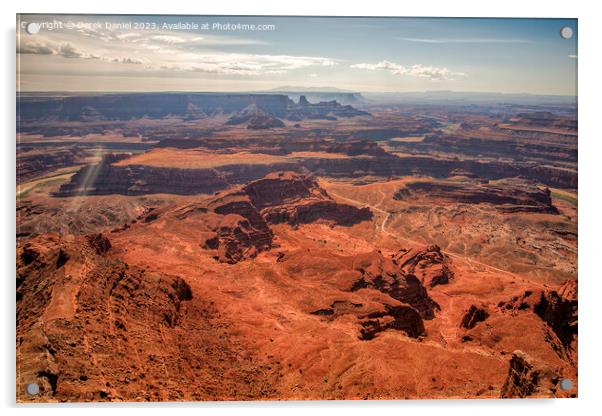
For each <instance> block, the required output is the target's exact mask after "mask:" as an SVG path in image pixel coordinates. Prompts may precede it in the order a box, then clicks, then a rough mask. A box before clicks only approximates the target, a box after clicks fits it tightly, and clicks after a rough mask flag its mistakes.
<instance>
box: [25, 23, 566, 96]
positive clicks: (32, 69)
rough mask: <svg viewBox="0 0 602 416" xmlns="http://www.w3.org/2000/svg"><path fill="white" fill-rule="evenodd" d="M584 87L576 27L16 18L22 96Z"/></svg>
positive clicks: (556, 91)
mask: <svg viewBox="0 0 602 416" xmlns="http://www.w3.org/2000/svg"><path fill="white" fill-rule="evenodd" d="M566 26H568V27H570V28H572V29H573V33H574V35H573V37H572V38H571V39H564V38H562V37H561V36H560V31H561V28H563V27H566ZM28 28H29V30H30V31H32V32H35V33H34V34H30V33H28V30H27V29H28ZM576 80H577V20H576V19H460V18H449V19H448V18H382V17H381V18H374V17H368V18H332V17H322V18H320V17H259V16H253V17H248V16H246V17H236V16H133V15H128V16H125V15H113V16H102V15H56V16H54V15H20V16H18V17H17V84H18V85H17V90H18V91H106V92H109V91H111V92H113V91H263V90H270V89H278V88H280V87H282V86H287V87H303V88H317V89H319V88H328V89H341V90H348V91H358V92H416V91H442V90H450V91H463V92H501V93H527V94H546V95H547V94H549V95H570V96H574V95H576V88H577V81H576Z"/></svg>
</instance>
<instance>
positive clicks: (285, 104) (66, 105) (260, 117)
mask: <svg viewBox="0 0 602 416" xmlns="http://www.w3.org/2000/svg"><path fill="white" fill-rule="evenodd" d="M342 94H345V93H342ZM300 99H301V96H299V99H298V100H297V102H299V101H300ZM308 100H310V101H313V103H310V102H309V101H308ZM319 101H320V102H319ZM297 102H295V101H293V100H292V99H291V98H289V96H287V95H285V94H228V93H129V94H97V95H90V94H88V95H73V96H65V95H59V96H51V95H46V94H39V95H36V94H27V95H20V94H18V95H17V119H18V121H19V123H20V124H23V123H28V122H31V123H39V122H47V121H103V120H106V121H110V120H122V121H125V120H136V119H141V118H148V119H161V118H166V117H176V118H181V119H184V120H196V119H202V118H206V117H212V116H215V115H216V114H224V115H230V116H231V118H230V120H229V121H228V123H230V124H239V121H237V120H243V119H244V121H240V123H242V122H248V121H249V120H250V119H251V118H252V117H256V118H257V120H256V121H257V124H256V125H257V126H258V128H263V127H261V126H276V127H277V126H279V124H280V123H281V121H280V120H279V119H282V118H287V119H289V120H295V121H298V120H303V119H306V118H310V119H336V118H337V117H355V116H360V115H367V114H368V113H366V112H364V111H360V110H357V109H356V108H354V107H352V106H351V105H342V104H341V103H340V102H338V101H337V100H336V99H330V100H316V99H312V98H310V97H308V98H307V99H305V100H304V101H302V102H301V103H297ZM279 122H280V123H279ZM252 124H253V123H252Z"/></svg>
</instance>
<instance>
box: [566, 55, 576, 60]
mask: <svg viewBox="0 0 602 416" xmlns="http://www.w3.org/2000/svg"><path fill="white" fill-rule="evenodd" d="M568 57H569V58H571V59H577V55H568Z"/></svg>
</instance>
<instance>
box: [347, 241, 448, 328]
mask: <svg viewBox="0 0 602 416" xmlns="http://www.w3.org/2000/svg"><path fill="white" fill-rule="evenodd" d="M355 268H356V270H357V271H359V272H360V273H361V278H360V279H358V280H357V281H355V283H354V284H353V286H352V287H351V291H357V290H360V289H364V288H368V289H376V290H378V291H380V292H383V293H386V294H387V295H389V296H391V297H392V298H393V299H396V300H398V301H400V302H403V303H406V304H408V305H411V306H412V307H413V308H414V309H416V311H417V312H418V313H419V314H420V316H421V317H422V318H423V319H433V318H434V317H435V311H436V310H438V309H439V305H438V304H437V303H436V302H435V301H434V300H433V299H431V297H430V296H429V295H428V292H427V290H426V288H425V287H424V286H423V285H422V283H421V282H420V280H418V278H416V276H414V275H411V274H405V273H404V272H403V271H402V270H400V269H399V267H398V266H397V264H395V263H394V262H393V261H392V260H391V259H388V258H385V257H384V256H383V255H382V254H381V253H379V252H373V253H369V254H365V255H360V256H357V258H356V261H355Z"/></svg>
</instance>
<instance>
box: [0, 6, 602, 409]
mask: <svg viewBox="0 0 602 416" xmlns="http://www.w3.org/2000/svg"><path fill="white" fill-rule="evenodd" d="M596 9H597V8H596V2H594V1H587V2H586V1H582V2H579V1H575V0H573V1H569V0H566V1H556V0H548V1H545V2H544V1H542V2H528V1H525V0H504V1H500V2H495V3H492V2H487V1H478V2H477V1H469V0H453V1H452V0H450V1H444V0H442V1H434V0H422V1H412V2H401V1H399V2H392V1H391V2H386V1H380V0H365V1H362V2H355V3H351V1H350V0H347V1H344V0H331V1H326V0H304V1H295V2H285V1H284V0H280V1H276V0H253V1H249V0H247V1H245V0H221V1H219V2H217V1H215V2H206V1H197V2H194V1H193V0H165V2H160V1H158V0H152V1H148V0H147V1H143V0H104V1H100V0H97V2H92V1H85V0H72V1H66V0H65V1H58V0H57V1H51V0H45V1H44V0H28V1H25V0H21V1H19V2H17V1H15V0H8V1H6V0H5V1H3V2H2V19H3V25H2V34H3V38H4V39H3V41H2V43H1V47H2V58H3V59H2V61H3V65H2V71H3V81H4V83H3V85H4V91H5V94H4V97H3V99H2V100H1V101H0V105H1V106H2V109H1V111H0V114H1V115H2V122H3V126H5V129H4V137H3V138H2V139H1V140H0V143H1V145H2V153H1V155H2V161H3V162H4V163H2V180H1V181H0V186H1V189H0V195H2V196H3V198H4V201H3V203H2V205H1V206H2V219H3V225H4V227H3V228H2V229H3V235H2V239H1V241H2V246H1V247H0V253H1V255H2V260H3V261H2V266H3V270H4V271H5V273H4V275H3V276H2V279H3V284H2V286H0V292H1V293H2V302H1V303H2V306H0V311H1V312H2V320H1V321H0V323H1V324H2V342H1V345H0V348H1V350H2V360H3V361H2V364H0V368H1V369H2V374H1V376H0V394H1V395H2V402H1V403H2V405H3V407H7V408H8V412H7V413H8V414H13V413H19V414H44V415H47V414H53V413H60V414H67V415H71V414H74V415H75V414H78V415H79V414H82V413H84V412H85V413H86V414H92V415H95V414H105V413H107V412H108V411H110V412H111V413H112V414H115V415H126V414H127V415H132V414H145V415H156V414H173V413H176V412H177V414H178V415H191V414H198V413H199V412H202V413H204V414H207V413H208V414H218V413H219V414H224V413H226V414H230V413H238V412H240V413H243V412H244V413H245V414H249V415H262V416H264V415H272V414H273V415H281V414H283V413H285V414H287V415H288V414H290V415H297V414H298V415H307V414H308V413H312V414H328V415H332V414H333V413H338V412H341V413H342V412H345V413H346V414H347V415H351V416H354V415H362V414H364V413H366V412H379V413H383V414H384V413H389V414H392V413H402V412H403V413H414V414H420V415H429V414H445V415H450V416H453V415H463V416H464V415H470V414H475V415H480V416H482V415H483V414H484V413H486V414H487V416H493V415H504V416H508V414H513V413H523V412H528V413H537V414H542V413H545V414H546V416H547V415H565V416H566V415H568V414H592V413H598V414H599V412H600V408H602V406H601V405H602V401H601V400H600V397H601V396H602V392H598V391H597V389H598V388H599V387H601V386H602V383H600V376H601V375H602V374H601V370H602V369H601V367H600V352H599V351H600V350H602V343H601V342H600V341H601V339H602V337H601V335H600V330H601V327H602V325H601V322H602V320H601V319H600V315H601V313H602V311H601V310H600V308H598V307H597V306H598V304H600V302H601V300H600V297H601V296H602V288H601V284H600V281H601V280H602V270H601V269H602V266H601V265H600V263H599V262H598V256H600V255H601V254H600V253H601V252H602V243H601V242H602V230H601V229H600V228H601V227H600V221H599V216H600V215H602V198H601V197H600V193H601V191H600V189H601V187H600V180H602V175H601V174H600V173H599V169H598V166H601V165H602V144H601V143H602V133H601V131H602V128H601V127H602V126H601V122H602V106H601V105H600V104H601V99H602V91H601V89H600V73H601V68H602V65H600V52H599V51H600V49H601V48H600V46H599V45H598V41H600V40H602V35H601V29H600V28H601V27H602V16H601V15H600V13H599V12H598V11H597V10H596ZM17 12H20V13H107V14H110V13H131V14H215V15H226V14H235V15H247V14H248V15H331V16H339V15H345V16H427V17H429V16H441V17H444V16H448V17H565V18H566V17H571V18H572V17H576V18H579V108H580V111H579V190H580V192H579V193H580V196H579V203H580V204H579V205H580V210H579V246H580V249H579V287H580V288H579V292H580V294H579V303H580V305H579V306H580V308H579V315H580V318H581V319H580V328H579V329H580V333H581V336H580V340H579V341H580V346H579V369H580V373H579V396H580V397H579V399H577V400H505V401H491V400H488V401H484V400H469V401H460V400H453V401H408V402H272V403H263V402H259V403H198V404H197V403H191V404H176V405H174V404H153V405H145V404H135V405H108V406H107V405H88V406H85V407H84V408H82V407H81V406H74V405H67V406H64V407H60V408H59V407H57V406H54V407H48V406H37V407H24V406H16V405H15V404H14V397H15V394H14V392H15V390H14V389H15V387H14V384H15V372H14V370H15V364H14V356H15V344H14V329H15V320H14V314H15V309H14V307H15V296H14V280H13V278H14V263H13V262H14V252H15V243H14V235H15V222H14V221H15V205H14V204H15V198H14V194H15V98H14V97H15V94H14V92H15V35H14V33H15V14H16V13H17ZM596 409H598V410H596ZM7 413H5V414H7Z"/></svg>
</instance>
